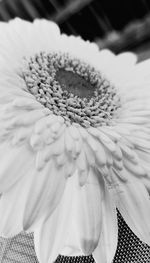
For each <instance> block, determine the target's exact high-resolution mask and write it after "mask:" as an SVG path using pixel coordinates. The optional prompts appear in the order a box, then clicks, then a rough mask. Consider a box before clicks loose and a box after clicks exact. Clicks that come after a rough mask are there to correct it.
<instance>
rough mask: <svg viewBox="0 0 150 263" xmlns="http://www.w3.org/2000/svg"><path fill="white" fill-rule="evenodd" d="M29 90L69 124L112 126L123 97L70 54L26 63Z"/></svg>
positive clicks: (41, 55)
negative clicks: (111, 121) (112, 120)
mask: <svg viewBox="0 0 150 263" xmlns="http://www.w3.org/2000/svg"><path fill="white" fill-rule="evenodd" d="M25 62H26V67H25V68H26V70H24V71H23V77H24V80H25V82H26V85H27V89H28V91H29V92H30V93H31V94H33V95H34V96H35V97H36V99H37V101H39V102H40V103H41V104H42V105H43V106H45V107H46V108H48V109H49V110H50V111H51V112H52V113H53V114H55V115H58V116H62V117H63V118H64V120H65V122H66V124H67V125H70V124H71V123H78V124H80V125H81V126H83V127H90V126H93V127H97V126H101V125H109V122H110V120H111V119H112V117H113V115H114V113H115V112H116V110H117V109H118V108H119V107H120V98H119V96H118V95H117V92H116V90H115V87H114V86H112V85H111V84H110V82H109V81H107V80H106V78H105V77H104V76H102V74H101V73H100V72H99V71H97V70H96V69H95V68H94V67H92V66H90V65H89V64H87V63H85V62H83V61H81V60H80V59H77V58H72V57H71V56H70V55H69V54H67V53H48V54H47V53H44V52H41V53H39V54H36V55H35V56H33V57H31V58H30V59H29V60H25Z"/></svg>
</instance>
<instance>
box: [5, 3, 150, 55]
mask: <svg viewBox="0 0 150 263" xmlns="http://www.w3.org/2000/svg"><path fill="white" fill-rule="evenodd" d="M14 17H21V18H23V19H26V20H29V21H32V20H33V19H35V18H46V19H50V20H53V21H55V22H57V23H58V24H59V26H60V28H61V30H62V31H63V32H65V33H67V34H74V35H81V36H82V37H83V38H84V39H89V40H91V41H96V42H97V43H98V44H99V46H100V47H102V48H103V47H107V48H110V49H111V50H112V51H114V52H115V53H119V52H121V51H124V50H133V51H135V52H137V53H138V54H139V57H142V58H145V57H149V56H150V51H149V49H150V0H1V1H0V20H1V21H8V20H10V19H12V18H14Z"/></svg>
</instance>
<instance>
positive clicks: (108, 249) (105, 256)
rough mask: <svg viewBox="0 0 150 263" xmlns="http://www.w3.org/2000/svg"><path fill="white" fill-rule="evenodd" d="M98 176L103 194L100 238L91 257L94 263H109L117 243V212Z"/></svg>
mask: <svg viewBox="0 0 150 263" xmlns="http://www.w3.org/2000/svg"><path fill="white" fill-rule="evenodd" d="M99 176H100V177H99V178H100V185H101V191H102V192H103V201H102V213H103V219H102V220H103V221H102V232H101V236H100V239H99V243H98V245H97V247H96V249H95V250H94V252H93V257H94V259H95V261H96V263H99V262H105V263H111V262H112V260H113V258H114V255H115V252H116V249H117V241H118V226H117V212H116V207H115V200H114V196H113V193H112V192H111V191H108V189H107V188H106V186H105V183H104V181H103V179H102V177H101V175H99Z"/></svg>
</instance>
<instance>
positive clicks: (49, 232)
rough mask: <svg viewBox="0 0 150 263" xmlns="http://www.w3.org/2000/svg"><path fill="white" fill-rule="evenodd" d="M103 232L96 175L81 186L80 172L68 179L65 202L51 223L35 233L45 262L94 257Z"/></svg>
mask: <svg viewBox="0 0 150 263" xmlns="http://www.w3.org/2000/svg"><path fill="white" fill-rule="evenodd" d="M100 230H101V191H100V185H99V182H98V178H97V177H96V174H94V173H91V174H90V175H89V178H88V181H87V183H86V184H85V185H84V186H83V187H80V185H79V182H78V173H77V172H76V173H75V174H74V175H73V176H72V177H70V178H69V179H68V182H67V185H66V189H65V191H64V195H63V197H62V200H61V202H60V204H59V205H58V207H57V208H56V210H55V211H54V213H53V214H52V215H51V216H50V217H48V219H47V221H43V222H41V224H39V226H37V229H36V230H35V249H36V252H37V255H38V258H39V260H40V261H41V262H42V263H47V262H53V261H54V260H55V259H56V257H57V256H58V254H64V255H82V254H85V255H86V254H90V253H92V252H93V250H94V249H95V247H96V246H97V243H98V240H99V235H100Z"/></svg>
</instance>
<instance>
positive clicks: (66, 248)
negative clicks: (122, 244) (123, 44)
mask: <svg viewBox="0 0 150 263" xmlns="http://www.w3.org/2000/svg"><path fill="white" fill-rule="evenodd" d="M0 50H1V52H0V160H1V163H0V192H1V194H2V197H1V200H0V222H1V223H0V235H3V236H6V237H10V236H13V235H16V234H17V233H19V232H20V231H22V230H25V231H33V232H34V237H35V249H36V253H37V256H38V258H39V261H40V262H42V263H48V262H49V263H51V262H53V261H54V260H55V259H56V258H57V256H58V254H61V253H62V254H63V253H64V254H70V255H73V254H75V255H89V254H91V253H92V254H93V257H94V259H95V261H96V262H107V263H110V262H112V259H113V257H114V254H115V251H116V247H117V216H116V208H118V209H119V211H120V212H121V214H122V216H123V218H124V219H125V221H126V222H127V224H128V225H129V227H130V228H131V229H132V231H133V232H134V233H135V234H136V235H137V236H138V237H139V238H140V239H141V240H142V241H143V242H146V243H147V244H149V245H150V200H149V190H150V181H149V178H150V167H149V162H150V103H149V100H150V87H149V85H150V72H149V69H150V61H149V60H147V61H145V62H143V63H140V64H136V57H135V56H134V55H133V54H130V53H124V54H121V55H118V56H115V55H114V54H112V53H111V52H110V51H108V50H103V51H99V50H98V47H97V46H96V44H94V43H90V42H88V41H83V40H82V39H81V38H80V37H73V36H66V35H65V34H61V33H60V31H59V28H58V27H57V25H56V24H54V23H52V22H48V21H46V20H36V21H35V22H34V23H29V22H25V21H22V20H20V19H15V20H13V21H10V22H9V23H0ZM70 91H71V92H70Z"/></svg>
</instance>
